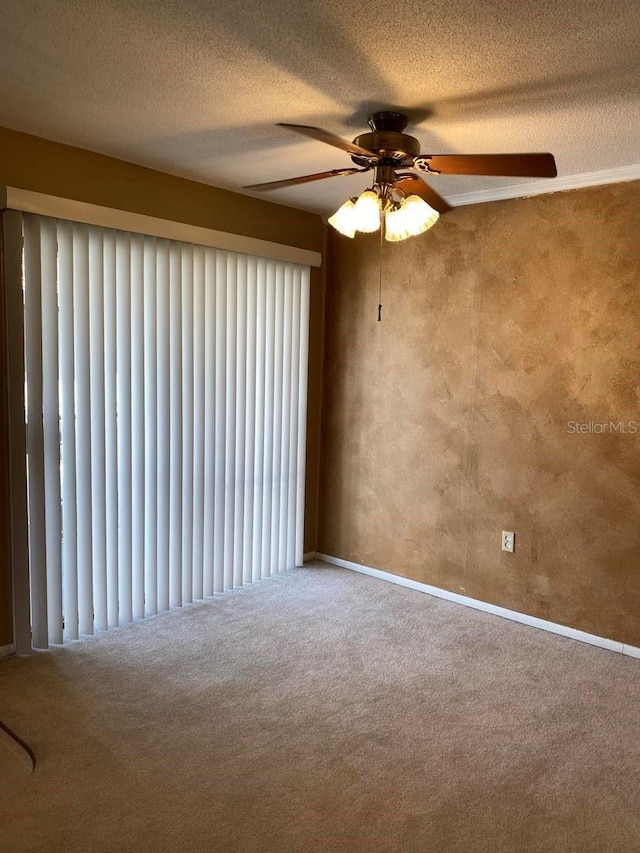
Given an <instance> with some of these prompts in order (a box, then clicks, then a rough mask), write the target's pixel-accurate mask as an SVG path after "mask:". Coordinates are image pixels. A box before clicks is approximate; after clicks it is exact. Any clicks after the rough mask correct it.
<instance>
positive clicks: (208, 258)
mask: <svg viewBox="0 0 640 853" xmlns="http://www.w3.org/2000/svg"><path fill="white" fill-rule="evenodd" d="M216 299H217V295H216V253H215V251H214V250H213V249H206V251H205V268H204V303H205V328H204V340H205V347H204V359H205V361H204V531H203V532H204V537H203V552H202V560H203V574H204V595H205V596H210V595H213V589H214V570H213V567H214V560H215V554H214V544H213V543H214V525H215V490H216V473H217V469H216V467H215V458H216V457H215V453H216V440H217V438H216V426H215V425H216V418H215V406H216V374H217V371H218V365H217V361H216V356H217V349H216V337H215V331H216Z"/></svg>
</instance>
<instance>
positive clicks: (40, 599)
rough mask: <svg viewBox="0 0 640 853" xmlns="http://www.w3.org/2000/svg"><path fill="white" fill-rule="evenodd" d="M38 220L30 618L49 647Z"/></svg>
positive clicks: (32, 269)
mask: <svg viewBox="0 0 640 853" xmlns="http://www.w3.org/2000/svg"><path fill="white" fill-rule="evenodd" d="M40 253H41V244H40V222H39V220H38V219H37V218H33V217H25V222H24V265H25V270H24V274H25V280H26V281H28V282H29V285H30V286H29V287H28V288H26V289H25V299H24V310H25V344H26V345H25V366H26V378H27V398H26V405H27V476H28V479H29V492H28V495H29V503H28V511H29V554H30V562H31V620H32V624H33V626H34V628H33V631H32V636H33V644H34V646H35V647H36V648H38V649H46V648H48V646H49V627H48V624H47V623H48V615H47V563H46V534H45V525H46V510H45V506H46V504H45V488H44V477H45V474H44V472H45V463H44V426H43V411H42V409H43V407H42V389H43V377H42V371H43V363H42V261H41V256H40Z"/></svg>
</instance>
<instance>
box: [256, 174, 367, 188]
mask: <svg viewBox="0 0 640 853" xmlns="http://www.w3.org/2000/svg"><path fill="white" fill-rule="evenodd" d="M368 171H370V170H369V169H331V170H330V171H328V172H316V173H315V174H314V175H301V176H300V177H299V178H285V179H284V180H283V181H268V182H267V183H265V184H250V185H249V186H248V187H243V188H242V189H244V190H258V191H262V190H279V189H280V188H281V187H293V186H295V185H296V184H308V183H310V182H311V181H321V180H322V179H323V178H335V177H338V176H340V175H354V174H355V173H356V172H368Z"/></svg>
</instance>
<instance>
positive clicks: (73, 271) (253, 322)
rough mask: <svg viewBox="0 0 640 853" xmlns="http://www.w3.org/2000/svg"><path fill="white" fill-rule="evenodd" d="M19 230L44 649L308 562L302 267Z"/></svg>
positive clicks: (37, 605)
mask: <svg viewBox="0 0 640 853" xmlns="http://www.w3.org/2000/svg"><path fill="white" fill-rule="evenodd" d="M23 223H24V225H23V228H24V295H25V353H26V396H27V454H28V459H27V472H28V481H29V552H30V572H31V610H32V631H33V645H34V646H35V647H36V648H46V647H47V646H48V644H49V643H62V642H64V641H65V640H71V639H77V638H78V637H80V636H81V635H86V634H91V633H93V632H94V631H95V630H104V629H108V628H112V627H115V626H118V625H123V624H126V623H129V622H131V621H133V620H137V619H142V618H144V617H145V616H150V615H153V614H156V613H159V612H162V611H165V610H168V609H170V608H174V607H179V606H181V605H183V604H186V603H189V602H192V601H194V600H199V599H203V598H205V597H208V596H211V595H213V594H214V593H217V592H223V591H225V590H229V589H232V588H233V587H238V586H242V585H243V584H246V583H251V582H252V581H256V580H259V579H261V578H265V577H269V576H270V575H273V574H275V573H279V572H282V571H284V570H286V569H288V568H292V567H293V566H294V565H301V564H302V550H303V515H304V467H305V427H306V405H307V399H306V398H307V361H308V326H309V268H308V267H305V266H301V265H298V264H292V263H286V262H282V261H275V260H269V259H266V258H261V257H254V256H251V255H245V254H238V253H234V252H228V251H221V250H218V249H212V248H210V247H205V246H199V245H192V244H188V243H180V242H176V241H169V240H164V239H159V238H154V237H148V236H143V235H140V234H130V233H126V232H122V231H115V230H112V229H106V228H99V227H94V226H87V225H82V224H77V223H72V222H67V221H64V220H59V219H58V220H56V219H51V218H47V217H42V216H36V215H32V214H25V215H24V219H23Z"/></svg>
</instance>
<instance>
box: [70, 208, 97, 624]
mask: <svg viewBox="0 0 640 853" xmlns="http://www.w3.org/2000/svg"><path fill="white" fill-rule="evenodd" d="M73 331H74V344H73V346H74V351H75V352H76V353H77V357H76V359H75V391H76V394H75V396H76V493H77V501H78V622H79V625H78V627H79V631H80V633H81V634H93V577H92V575H93V548H92V525H93V517H92V512H91V396H90V395H91V390H90V359H89V357H88V356H89V340H90V338H89V229H88V227H87V226H86V225H78V224H74V225H73Z"/></svg>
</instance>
